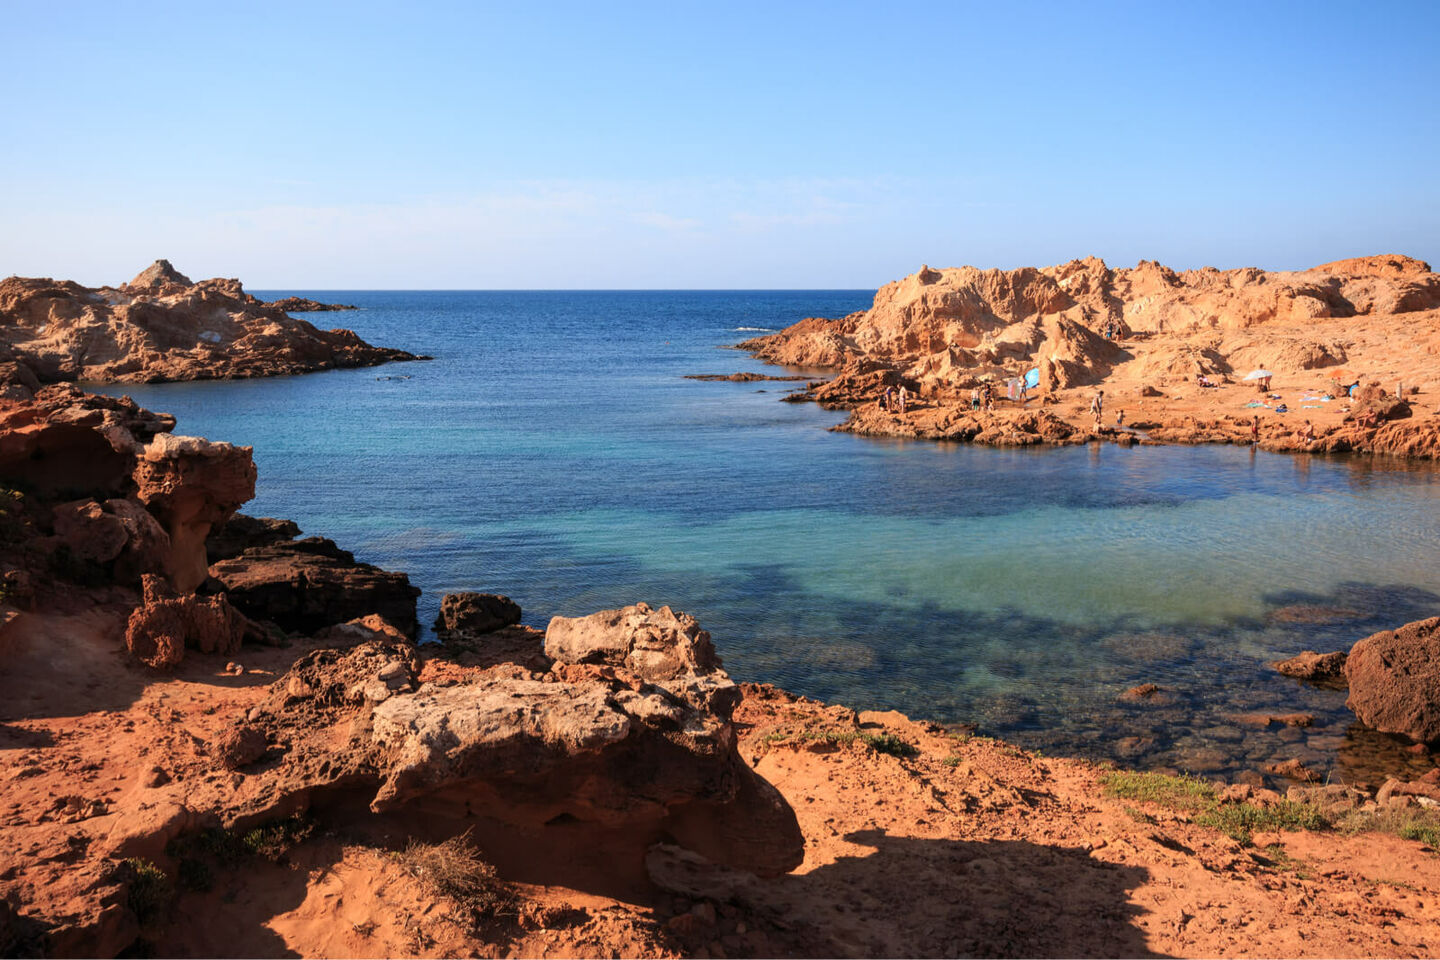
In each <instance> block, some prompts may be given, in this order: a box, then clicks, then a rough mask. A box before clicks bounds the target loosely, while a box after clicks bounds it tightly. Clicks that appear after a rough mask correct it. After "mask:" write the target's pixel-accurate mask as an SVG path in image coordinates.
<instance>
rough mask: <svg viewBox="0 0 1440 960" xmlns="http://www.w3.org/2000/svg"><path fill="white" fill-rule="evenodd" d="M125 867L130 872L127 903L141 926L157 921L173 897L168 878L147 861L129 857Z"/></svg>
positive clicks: (163, 872) (162, 871)
mask: <svg viewBox="0 0 1440 960" xmlns="http://www.w3.org/2000/svg"><path fill="white" fill-rule="evenodd" d="M125 865H126V866H128V867H129V868H130V870H131V871H132V876H131V878H130V889H129V892H128V901H129V905H130V909H131V910H132V911H134V913H135V916H136V917H137V918H138V919H139V920H140V924H141V926H144V925H146V924H149V923H152V922H153V921H155V920H158V919H159V918H160V917H161V916H163V915H164V913H165V908H166V907H167V906H168V905H169V903H170V898H171V897H172V896H173V895H174V890H173V889H172V888H171V886H170V877H169V876H168V875H167V874H166V873H165V871H164V870H161V869H160V868H159V867H157V866H156V865H155V864H153V863H151V862H150V861H149V860H144V859H141V858H140V857H131V858H130V859H129V860H126V861H125Z"/></svg>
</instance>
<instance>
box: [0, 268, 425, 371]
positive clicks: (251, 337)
mask: <svg viewBox="0 0 1440 960" xmlns="http://www.w3.org/2000/svg"><path fill="white" fill-rule="evenodd" d="M0 344H3V345H4V350H5V351H7V352H8V355H7V356H6V357H3V358H0V359H3V360H4V361H5V363H0V368H4V367H5V364H7V363H8V364H10V365H11V367H12V368H8V374H9V376H8V378H7V380H6V381H5V382H6V383H8V384H9V385H10V387H9V389H10V390H17V389H18V390H20V391H23V390H26V389H29V390H33V389H34V381H35V380H36V379H38V380H39V381H43V382H57V381H66V380H98V381H121V382H132V383H133V382H157V381H166V380H208V379H223V378H231V377H265V376H275V375H279V374H291V373H304V372H307V371H310V370H325V369H330V368H333V367H357V366H372V365H374V364H379V363H386V362H388V361H391V360H414V359H417V358H416V357H415V356H414V355H413V354H409V353H406V352H405V351H403V350H392V349H389V348H384V347H372V346H371V345H370V344H368V343H366V342H365V341H363V340H361V339H360V338H359V337H357V336H356V335H355V334H354V333H353V332H352V331H350V330H340V329H336V330H328V331H326V330H319V329H317V328H316V327H314V326H313V325H311V324H309V323H307V322H305V321H304V320H297V319H295V318H293V317H290V316H289V315H287V314H286V313H285V311H284V310H283V309H280V308H278V307H274V306H271V305H267V304H264V303H261V302H260V301H259V300H256V299H255V298H254V297H252V296H250V295H249V294H247V293H246V292H245V291H244V289H243V288H242V287H241V285H240V281H238V280H225V279H214V280H202V281H200V282H199V283H192V282H191V281H190V280H189V279H188V278H187V277H185V276H184V275H182V274H181V273H179V272H178V271H177V270H175V268H174V267H172V266H171V265H170V264H169V263H168V262H167V261H164V260H158V261H156V262H155V264H154V265H152V266H151V267H149V268H147V269H146V270H145V271H143V272H142V273H141V274H140V275H139V276H137V277H136V278H135V279H134V280H132V281H130V282H129V283H126V284H122V285H121V286H120V287H119V288H113V287H101V288H99V289H96V290H91V289H88V288H85V287H82V286H80V285H79V284H77V283H74V282H71V281H54V280H49V279H27V278H22V277H10V278H8V279H6V280H3V281H0ZM6 373H7V369H0V375H3V374H6Z"/></svg>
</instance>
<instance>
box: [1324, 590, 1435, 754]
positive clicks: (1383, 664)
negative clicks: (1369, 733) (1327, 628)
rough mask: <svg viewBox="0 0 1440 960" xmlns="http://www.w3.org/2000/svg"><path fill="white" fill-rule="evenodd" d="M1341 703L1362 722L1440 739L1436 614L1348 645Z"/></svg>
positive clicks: (1387, 730)
mask: <svg viewBox="0 0 1440 960" xmlns="http://www.w3.org/2000/svg"><path fill="white" fill-rule="evenodd" d="M1345 678H1346V680H1347V681H1349V684H1350V696H1349V698H1348V699H1347V700H1346V701H1345V705H1346V706H1347V707H1349V708H1350V709H1351V710H1354V711H1355V716H1357V717H1359V718H1360V722H1361V723H1364V724H1365V725H1366V726H1369V727H1374V728H1375V729H1376V730H1381V731H1383V732H1385V733H1399V734H1403V735H1405V736H1407V737H1409V738H1410V739H1412V740H1416V741H1419V742H1420V743H1435V742H1437V741H1440V617H1431V618H1430V619H1428V620H1416V621H1414V622H1413V623H1407V624H1405V625H1404V626H1403V627H1400V628H1398V629H1395V630H1382V631H1380V632H1379V633H1376V634H1372V635H1370V636H1368V637H1366V638H1365V639H1363V640H1361V641H1359V642H1358V643H1356V644H1355V646H1353V647H1351V648H1350V656H1349V657H1348V658H1347V659H1346V661H1345Z"/></svg>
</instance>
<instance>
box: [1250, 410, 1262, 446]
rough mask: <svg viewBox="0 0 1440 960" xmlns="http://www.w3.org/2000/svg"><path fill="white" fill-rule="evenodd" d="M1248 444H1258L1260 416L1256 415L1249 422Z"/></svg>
mask: <svg viewBox="0 0 1440 960" xmlns="http://www.w3.org/2000/svg"><path fill="white" fill-rule="evenodd" d="M1250 442H1251V443H1259V442H1260V415H1259V414H1258V413H1257V414H1256V415H1255V419H1253V420H1251V421H1250Z"/></svg>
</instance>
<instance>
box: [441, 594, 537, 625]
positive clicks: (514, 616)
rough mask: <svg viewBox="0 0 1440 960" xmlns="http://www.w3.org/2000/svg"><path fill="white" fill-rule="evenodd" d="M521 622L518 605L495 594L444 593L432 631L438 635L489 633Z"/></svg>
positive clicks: (507, 598)
mask: <svg viewBox="0 0 1440 960" xmlns="http://www.w3.org/2000/svg"><path fill="white" fill-rule="evenodd" d="M519 622H520V605H519V604H518V603H516V602H515V601H513V600H511V599H510V598H509V597H507V596H504V595H503V594H498V593H447V594H445V596H444V598H442V599H441V601H440V615H439V616H438V617H436V618H435V629H436V630H437V631H439V632H441V633H449V632H451V631H462V632H466V633H491V632H493V631H495V630H500V629H502V628H504V627H509V626H514V625H515V624H517V623H519Z"/></svg>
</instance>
